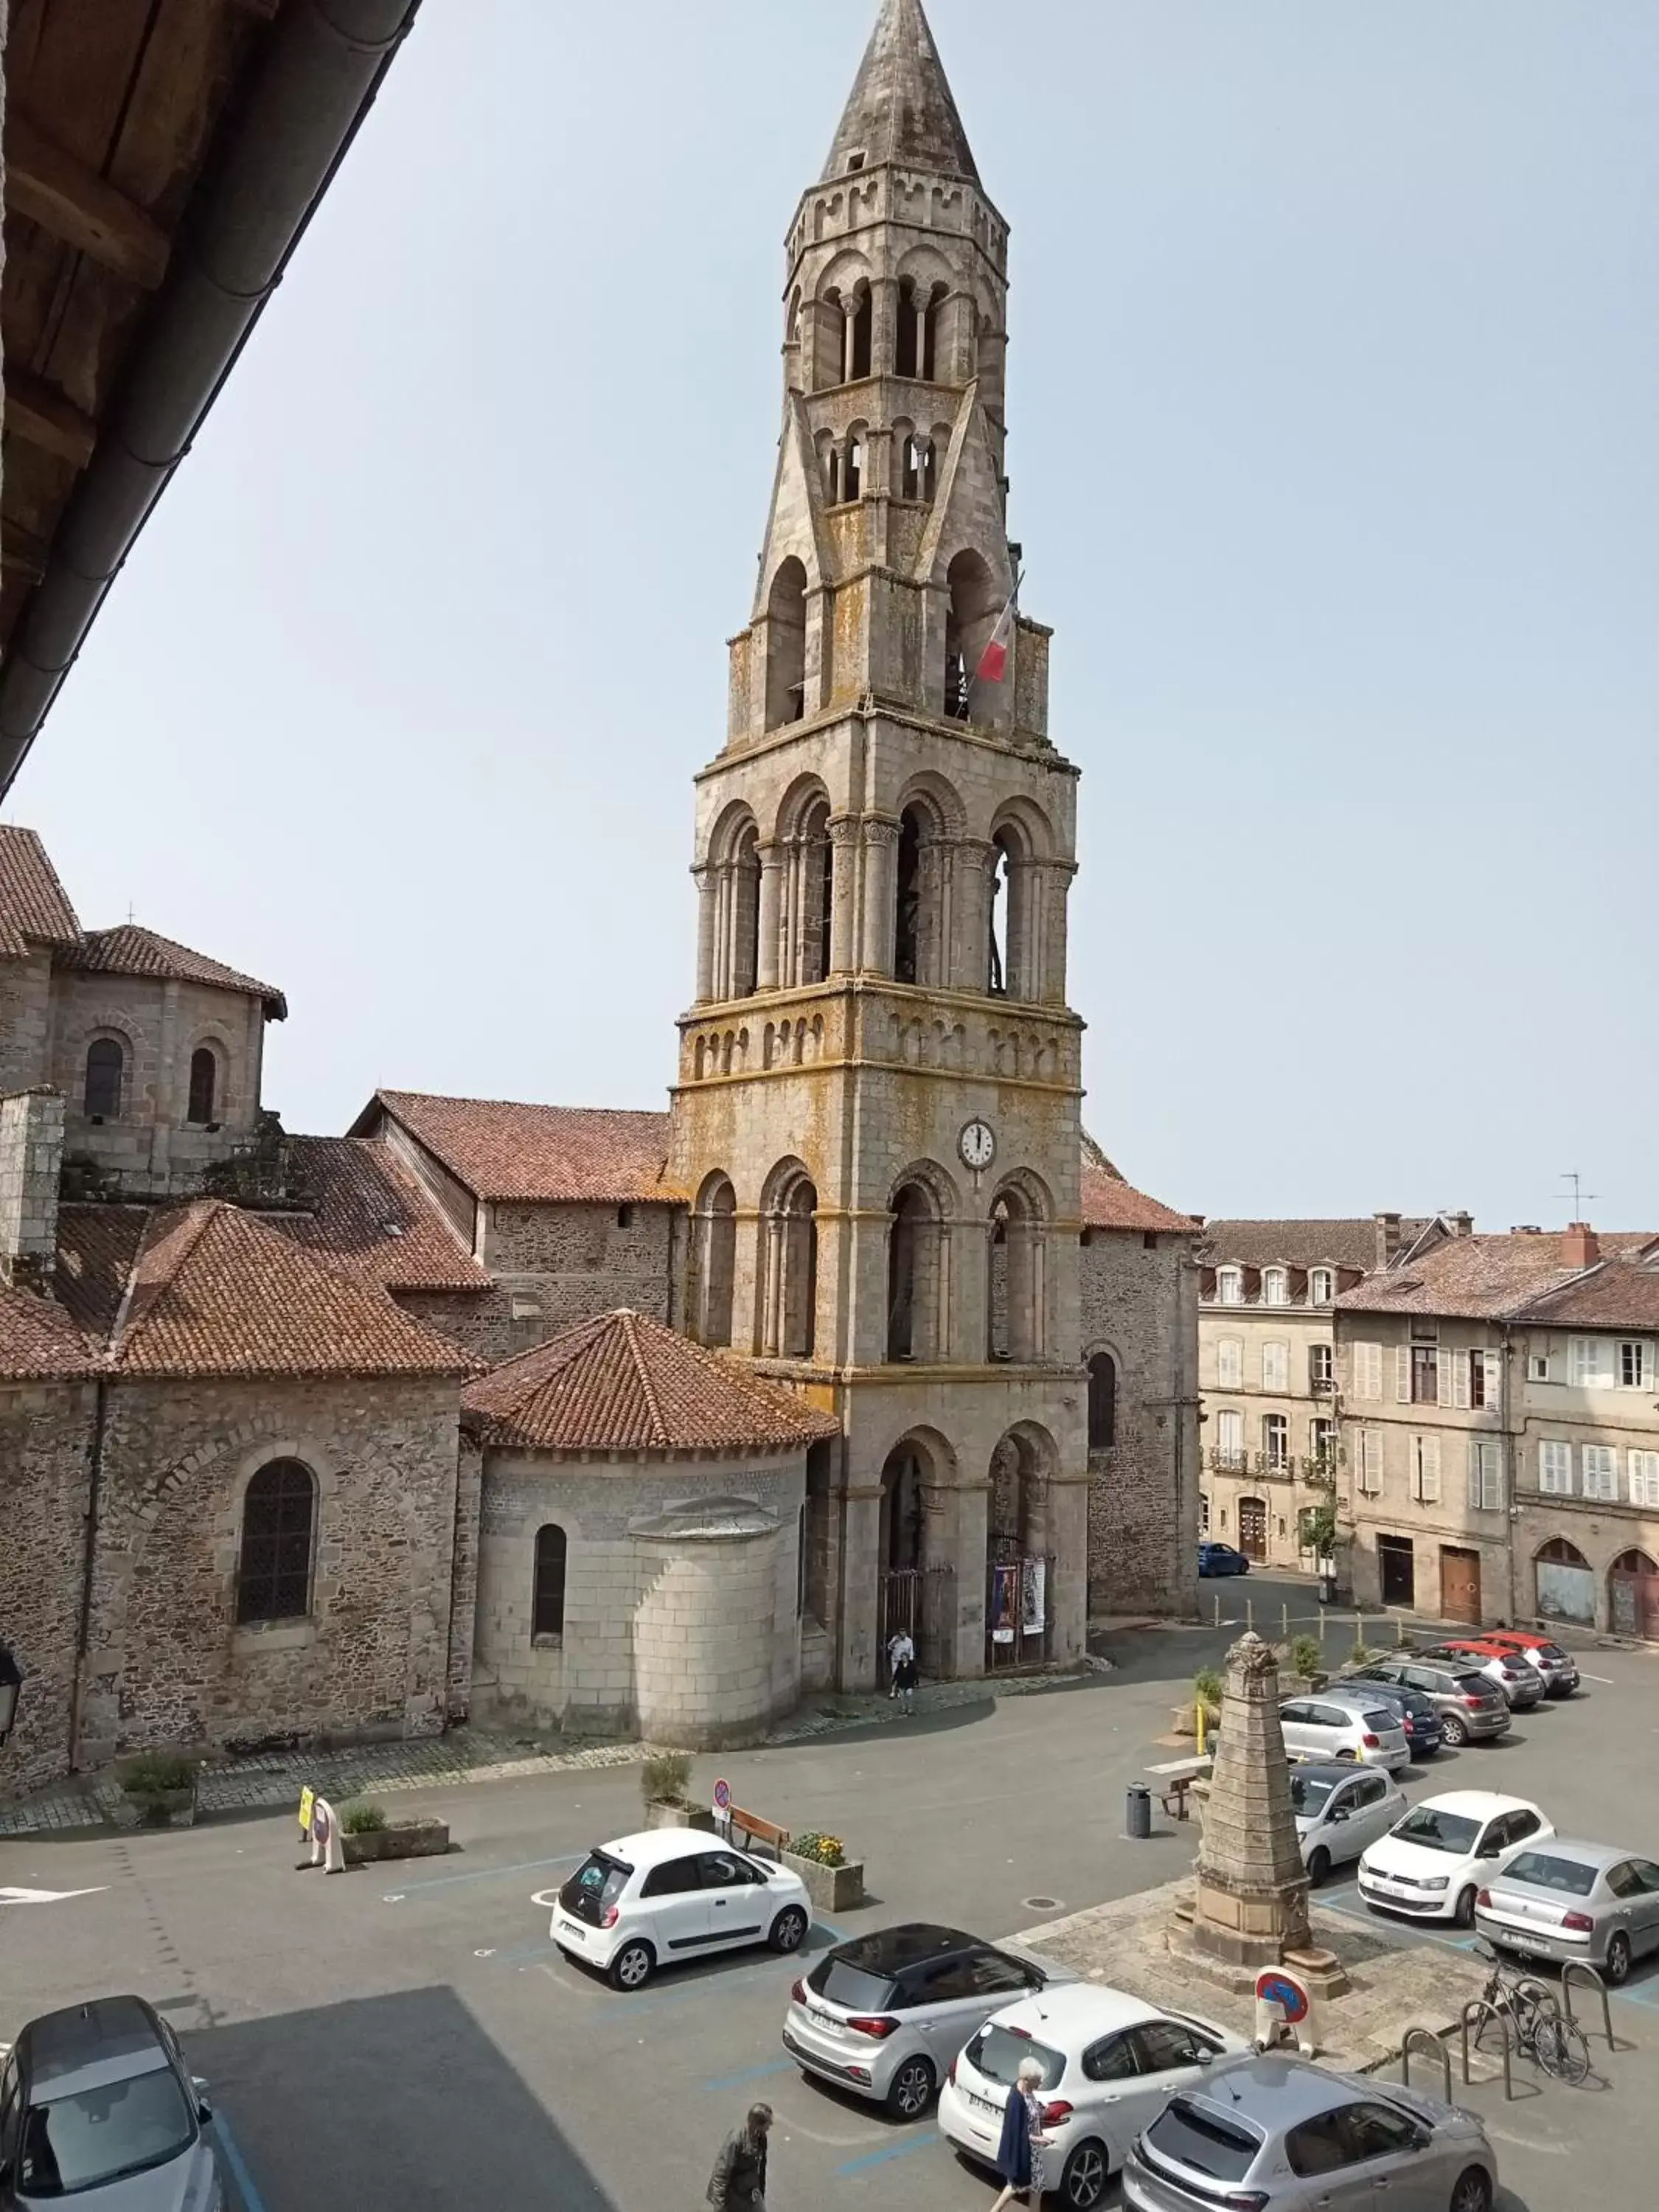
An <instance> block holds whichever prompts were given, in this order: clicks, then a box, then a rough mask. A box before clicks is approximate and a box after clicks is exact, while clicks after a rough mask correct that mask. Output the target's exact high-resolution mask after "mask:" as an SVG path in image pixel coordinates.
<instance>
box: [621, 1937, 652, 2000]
mask: <svg viewBox="0 0 1659 2212" xmlns="http://www.w3.org/2000/svg"><path fill="white" fill-rule="evenodd" d="M656 1963H657V1958H656V1954H655V1952H653V1949H652V1948H651V1946H650V1945H649V1944H648V1943H624V1944H623V1947H622V1948H621V1950H620V1951H618V1952H617V1955H616V1957H615V1958H614V1959H613V1960H611V1988H612V1989H613V1990H642V1989H643V1988H644V1987H645V1985H646V1984H647V1982H648V1981H649V1980H650V1978H651V1969H652V1968H653V1966H655V1965H656Z"/></svg>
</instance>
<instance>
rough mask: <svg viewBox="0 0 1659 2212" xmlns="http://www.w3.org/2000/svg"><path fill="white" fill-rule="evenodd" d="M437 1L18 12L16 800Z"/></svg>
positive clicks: (7, 660)
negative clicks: (286, 276)
mask: <svg viewBox="0 0 1659 2212" xmlns="http://www.w3.org/2000/svg"><path fill="white" fill-rule="evenodd" d="M419 5H420V0H12V4H11V9H10V28H9V33H8V34H7V36H6V46H5V54H4V70H5V87H4V90H5V103H6V112H5V184H4V191H5V270H4V277H3V283H0V333H3V339H4V347H5V360H4V385H5V418H4V441H3V448H0V798H3V796H4V794H5V793H6V792H7V790H8V789H9V787H10V785H11V782H12V780H13V778H14V777H15V775H16V773H17V769H18V768H19V766H20V765H21V762H22V760H23V758H24V756H25V755H26V753H27V750H28V748H29V746H30V744H32V743H33V739H34V738H35V736H36V734H37V732H39V730H40V726H41V724H42V723H43V722H44V721H45V720H46V715H47V714H48V712H49V711H50V709H51V707H52V702H53V700H54V699H55V698H56V696H57V694H58V688H59V686H60V685H61V684H62V683H63V681H64V677H65V676H66V675H67V673H68V671H69V669H70V665H71V664H72V663H73V661H74V659H75V656H76V653H77V652H78V651H79V650H80V647H81V644H82V640H83V639H84V638H85V636H86V635H87V632H88V629H90V628H91V626H92V623H93V620H94V617H95V616H96V614H97V612H98V609H99V607H100V605H101V604H102V601H103V598H104V594H105V592H106V591H107V590H108V589H109V586H110V585H111V583H112V581H113V580H114V577H115V575H116V574H117V573H118V570H119V568H120V566H121V563H122V562H123V561H124V560H125V557H126V556H127V553H128V551H129V550H131V545H132V543H133V540H134V539H135V538H137V535H138V532H139V531H140V530H141V529H142V528H143V525H144V523H145V521H146V520H147V519H148V517H149V513H150V511H151V509H152V508H153V507H154V506H155V502H156V501H157V500H158V499H159V498H160V496H161V492H162V491H163V489H165V488H166V485H167V481H168V479H169V477H171V476H172V473H173V470H174V469H175V468H176V467H177V466H178V465H179V461H180V460H182V459H183V458H184V456H185V453H187V452H188V451H189V449H190V444H191V439H192V438H193V437H194V435H195V434H196V431H197V428H199V426H200V424H201V422H202V420H203V418H204V416H205V415H206V413H207V411H208V410H209V408H210V406H211V405H212V404H213V401H214V399H215V398H216V395H217V393H218V391H219V387H220V386H221V385H222V383H223V381H224V379H225V377H226V376H227V374H228V373H229V370H230V368H231V367H232V365H233V364H234V361H235V359H236V356H237V355H238V353H239V352H240V349H241V347H242V346H243V344H244V343H246V339H247V337H248V334H249V332H250V331H252V327H253V325H254V324H255V323H256V322H257V321H258V317H259V314H260V312H261V310H262V309H263V307H264V303H265V301H266V300H267V299H268V298H269V297H270V293H271V291H272V290H273V289H275V287H276V283H278V281H279V280H280V278H281V276H282V274H283V268H284V266H285V264H286V263H287V261H288V258H289V255H290V254H291V253H292V252H293V251H294V248H295V246H296V245H297V243H298V242H299V240H300V238H301V234H303V232H304V230H305V227H306V225H307V222H309V220H310V218H311V216H312V214H313V211H314V210H315V208H316V206H317V204H318V202H319V200H320V198H321V197H322V195H323V193H324V192H325V191H326V189H327V187H328V185H329V183H330V181H331V179H332V176H333V174H334V172H335V169H336V168H337V167H338V165H339V162H340V161H341V159H342V158H343V155H344V154H345V151H346V149H347V148H348V147H349V144H350V143H351V140H352V138H353V137H354V136H355V135H356V131H357V128H358V125H360V124H361V122H362V118H363V117H364V115H365V114H366V113H367V112H368V108H369V106H370V105H371V104H372V103H373V100H374V95H375V94H376V92H377V91H378V89H379V88H380V80H381V78H382V77H383V76H384V75H385V73H386V70H387V69H388V68H389V66H390V65H391V63H392V59H393V58H394V56H395V55H396V53H397V51H398V46H399V44H400V43H401V41H402V40H403V38H404V35H405V33H407V31H408V29H409V27H410V24H411V22H412V21H413V20H414V17H415V14H416V9H418V7H419Z"/></svg>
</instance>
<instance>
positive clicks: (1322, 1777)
mask: <svg viewBox="0 0 1659 2212" xmlns="http://www.w3.org/2000/svg"><path fill="white" fill-rule="evenodd" d="M1335 1787H1336V1784H1335V1781H1334V1778H1332V1777H1331V1776H1330V1775H1328V1774H1308V1773H1304V1772H1303V1771H1300V1770H1299V1769H1297V1767H1294V1766H1293V1767H1292V1768H1291V1811H1292V1812H1293V1813H1295V1814H1297V1817H1298V1818H1299V1819H1301V1820H1312V1819H1313V1817H1314V1815H1315V1814H1317V1813H1320V1812H1322V1811H1323V1809H1324V1807H1325V1802H1326V1800H1327V1799H1328V1797H1329V1796H1330V1794H1331V1792H1332V1790H1334V1789H1335Z"/></svg>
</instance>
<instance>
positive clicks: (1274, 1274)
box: [1261, 1267, 1291, 1306]
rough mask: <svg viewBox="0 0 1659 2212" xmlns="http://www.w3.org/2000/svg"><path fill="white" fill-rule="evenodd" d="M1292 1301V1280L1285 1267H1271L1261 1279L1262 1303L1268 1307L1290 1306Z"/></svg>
mask: <svg viewBox="0 0 1659 2212" xmlns="http://www.w3.org/2000/svg"><path fill="white" fill-rule="evenodd" d="M1290 1301H1291V1279H1290V1277H1289V1276H1288V1275H1287V1274H1286V1273H1285V1270H1284V1268H1283V1267H1269V1268H1268V1269H1267V1273H1266V1274H1264V1275H1263V1276H1262V1278H1261V1303H1262V1304H1263V1305H1268V1306H1283V1305H1288V1304H1290Z"/></svg>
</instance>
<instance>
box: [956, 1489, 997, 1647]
mask: <svg viewBox="0 0 1659 2212" xmlns="http://www.w3.org/2000/svg"><path fill="white" fill-rule="evenodd" d="M990 1500H991V1486H990V1484H989V1483H988V1482H986V1481H983V1480H981V1481H978V1482H959V1483H958V1484H957V1487H956V1515H955V1520H956V1528H955V1532H954V1533H955V1540H956V1542H955V1562H954V1564H955V1566H956V1634H955V1638H954V1642H955V1649H954V1650H953V1651H952V1653H951V1674H952V1676H953V1677H954V1678H955V1679H956V1680H958V1681H960V1680H970V1681H972V1680H977V1679H978V1677H979V1676H980V1675H981V1674H983V1673H984V1672H985V1584H986V1576H987V1569H988V1558H987V1534H988V1532H989V1528H990Z"/></svg>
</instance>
